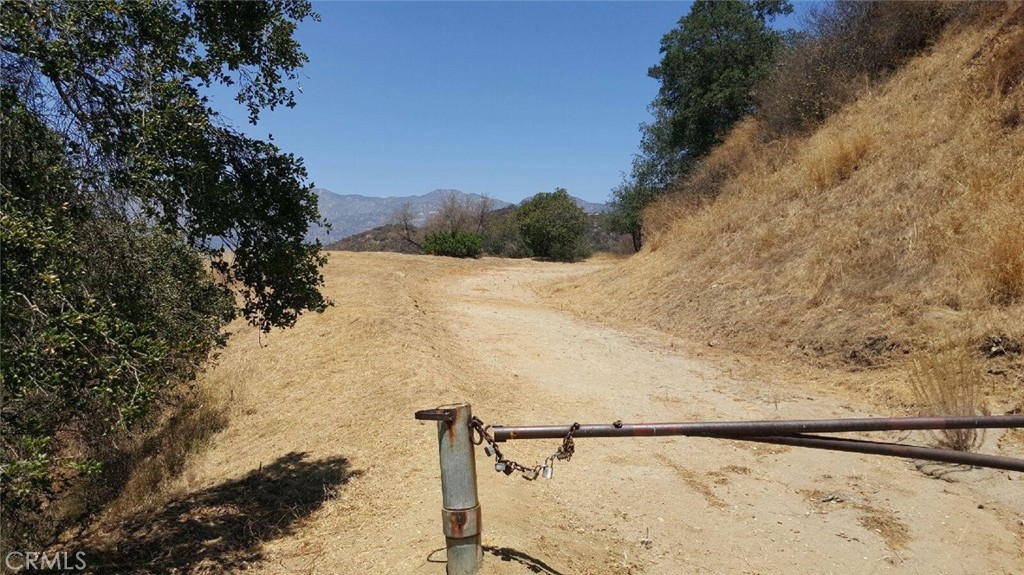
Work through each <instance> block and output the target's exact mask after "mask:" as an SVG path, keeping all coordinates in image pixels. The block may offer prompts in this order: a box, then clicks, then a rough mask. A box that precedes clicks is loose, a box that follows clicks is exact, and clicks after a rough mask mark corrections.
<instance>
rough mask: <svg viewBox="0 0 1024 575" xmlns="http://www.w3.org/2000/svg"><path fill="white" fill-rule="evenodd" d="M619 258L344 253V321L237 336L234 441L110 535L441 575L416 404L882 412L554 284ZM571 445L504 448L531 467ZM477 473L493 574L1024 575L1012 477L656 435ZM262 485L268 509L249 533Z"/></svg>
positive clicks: (232, 369) (670, 411) (148, 546)
mask: <svg viewBox="0 0 1024 575" xmlns="http://www.w3.org/2000/svg"><path fill="white" fill-rule="evenodd" d="M609 265H615V263H614V261H610V260H606V261H598V262H591V263H586V264H576V265H562V264H549V263H538V262H530V261H525V262H523V261H502V260H482V261H475V262H459V261H453V260H447V259H444V258H429V257H414V256H399V255H394V254H343V253H336V254H334V255H332V258H331V263H330V265H329V266H328V269H327V274H326V275H327V281H328V290H327V291H328V294H329V295H330V296H331V297H332V298H333V299H334V300H335V302H336V304H337V305H336V307H334V308H331V310H329V311H328V312H327V313H325V314H323V315H321V316H311V317H308V318H304V319H303V320H302V321H301V322H300V324H299V325H298V326H297V327H296V328H295V329H294V330H291V331H288V332H284V333H279V334H272V335H271V337H270V338H268V339H263V340H259V339H258V338H256V337H255V335H254V334H252V333H251V332H245V331H244V330H243V332H242V333H241V334H238V335H236V336H235V340H234V341H233V342H232V344H231V346H229V348H228V349H227V350H226V351H225V353H224V355H223V357H222V358H221V360H220V365H219V367H218V368H217V369H215V370H213V371H212V372H211V373H210V374H209V375H208V377H207V381H206V384H207V385H217V386H220V387H221V388H222V389H226V390H229V392H230V396H231V402H230V408H229V409H230V422H229V425H228V427H227V429H226V430H225V431H223V432H222V433H221V434H219V435H218V436H217V437H216V438H214V440H213V441H212V443H211V444H210V445H209V446H208V447H207V448H206V450H205V451H203V452H202V453H201V454H199V455H198V456H196V457H195V458H194V459H193V461H192V462H191V463H190V464H189V466H188V467H187V468H186V470H185V472H184V473H183V474H182V477H181V478H180V479H179V480H177V481H176V482H174V483H173V484H172V485H169V486H167V487H166V489H165V491H166V495H165V496H163V497H161V498H157V499H155V500H154V501H153V502H151V503H150V504H149V507H147V508H146V509H144V510H138V511H137V512H136V514H135V519H133V520H132V521H131V522H129V523H128V524H127V527H126V526H124V525H122V526H120V527H118V528H113V527H110V525H109V523H110V522H108V525H107V526H106V529H107V530H106V531H105V532H106V533H108V534H109V533H117V534H118V535H117V537H108V538H107V539H106V540H107V541H108V544H107V545H108V547H107V548H106V552H107V553H108V555H111V554H113V553H115V552H114V551H111V548H110V543H109V541H111V540H113V539H117V541H118V542H119V545H120V547H118V548H117V549H118V550H117V551H116V553H120V554H122V555H128V556H133V557H140V558H141V557H144V556H145V554H146V553H157V552H159V553H160V554H161V556H162V557H163V559H162V561H164V563H163V565H165V566H167V565H169V566H171V567H173V568H174V569H176V570H178V571H180V572H195V573H198V572H217V571H221V570H236V571H237V570H252V571H256V572H259V573H418V574H441V573H444V564H443V562H441V561H443V558H444V552H443V550H441V549H440V548H441V547H442V546H443V544H444V540H443V536H442V535H441V526H440V517H439V508H440V490H439V480H438V469H437V460H436V457H437V453H436V445H435V436H434V432H433V429H432V425H431V424H427V423H422V422H416V421H414V420H413V419H412V412H413V411H414V410H416V409H422V408H427V407H433V406H436V405H440V404H444V403H450V402H454V401H468V402H471V403H472V404H473V406H474V412H475V413H476V414H477V415H478V416H480V417H481V418H483V419H484V420H485V421H486V422H487V423H491V424H507V425H511V424H527V423H571V422H573V421H580V422H582V423H598V422H612V421H615V420H618V419H621V420H623V421H627V422H640V421H647V422H652V421H682V420H691V419H693V420H716V419H774V418H780V419H781V418H817V417H856V416H869V415H888V414H887V413H880V412H879V411H878V408H877V407H874V406H869V405H866V404H862V403H860V402H858V400H857V398H855V397H849V396H848V395H838V393H840V392H837V391H822V389H821V386H818V387H814V386H810V385H807V384H801V383H798V382H790V381H785V378H782V380H780V378H779V377H778V376H777V374H778V373H779V370H778V369H770V370H765V373H772V374H776V375H773V376H771V377H767V376H759V375H758V374H759V373H760V370H759V368H758V365H757V363H756V362H754V361H753V360H749V359H745V358H739V357H733V356H730V355H727V354H724V353H722V352H719V351H718V350H717V349H713V348H709V347H708V346H707V345H706V343H700V344H697V343H694V342H687V341H681V340H677V339H673V338H670V337H667V336H664V335H662V334H659V333H657V332H652V331H638V330H631V329H626V328H623V327H621V326H618V327H617V326H611V325H607V324H604V323H601V322H596V321H594V320H592V319H581V318H578V317H575V316H572V315H571V314H569V313H567V312H564V311H561V308H560V306H558V305H557V301H556V300H553V299H552V298H551V296H550V295H540V294H549V293H550V292H549V291H548V290H544V289H540V290H538V288H539V287H541V286H544V285H546V284H548V283H550V282H551V281H554V280H556V279H559V278H564V277H566V276H568V275H579V274H585V273H587V272H588V271H592V270H594V269H597V268H598V267H601V266H609ZM824 387H825V389H826V390H827V389H832V388H831V387H830V386H824ZM892 438H895V437H892ZM912 439H913V440H923V439H924V438H920V437H915V438H912ZM999 439H1000V437H999V434H998V433H990V434H989V437H988V440H987V442H986V446H985V450H987V451H989V452H998V450H999V449H1000V445H1001V442H1000V441H999ZM558 443H559V442H558V441H527V442H523V441H521V442H512V443H509V444H507V447H506V448H505V449H506V451H507V455H509V456H510V457H512V458H513V459H517V460H522V461H524V462H531V463H532V462H535V461H539V460H542V459H543V458H544V457H545V456H547V455H548V454H550V453H551V452H552V451H553V450H554V449H555V448H556V447H557V445H558ZM1007 448H1008V449H1018V450H1019V447H1012V446H1010V447H1007ZM1018 454H1019V453H1018ZM478 473H479V477H480V481H479V483H480V494H481V504H482V508H483V516H484V523H483V525H484V543H485V545H486V546H487V549H488V552H487V554H486V559H485V567H484V571H483V572H484V573H494V574H500V575H505V574H518V573H561V574H570V573H591V574H604V573H620V574H626V573H632V574H640V573H643V574H652V575H653V574H676V573H694V574H696V573H709V574H710V573H748V574H753V573H759V574H775V573H823V574H824V573H922V574H924V573H928V574H931V573H968V574H975V573H1001V574H1011V573H1013V574H1020V573H1024V523H1022V521H1024V476H1021V475H1020V474H1014V473H1010V472H1001V471H993V470H962V469H953V468H948V467H937V466H929V467H924V468H919V467H918V466H916V465H915V464H914V463H913V462H909V461H904V460H897V459H889V458H882V457H877V456H867V455H864V456H861V455H852V454H838V453H829V452H820V451H811V450H799V449H789V448H784V447H768V446H758V445H755V444H745V443H740V442H729V441H723V440H707V439H704V440H702V439H689V438H658V439H604V440H598V439H591V440H586V439H583V440H578V441H577V452H576V455H575V456H574V457H573V459H572V461H571V462H568V463H562V464H559V465H558V466H557V467H556V469H555V477H554V479H553V480H551V481H534V482H527V481H524V480H522V479H520V478H518V477H516V476H512V477H506V476H504V475H502V474H499V473H495V472H494V471H493V470H492V468H491V464H490V462H488V461H487V460H486V459H485V458H484V456H483V454H482V453H478ZM229 485H230V486H237V485H242V486H244V487H245V488H244V489H237V490H226V488H225V486H229ZM253 493H257V494H259V495H260V497H264V496H265V500H264V501H263V503H262V504H261V505H260V506H259V507H257V508H254V509H257V510H264V511H251V512H250V515H249V516H247V517H238V518H235V519H231V518H232V517H234V515H232V513H234V514H236V515H244V512H245V511H246V509H249V508H247V507H246V505H247V503H246V502H248V501H250V500H251V499H252V497H253V495H252V494H253ZM297 494H298V495H297ZM268 502H270V503H269V504H268ZM267 508H270V509H271V511H270V512H266V511H265V510H266V509H267ZM168 509H176V510H177V512H175V513H168V511H167V510H168ZM253 513H255V514H256V516H255V517H253V516H252V514H253ZM225 517H227V519H225ZM161 518H164V519H165V523H164V524H161V523H160V520H161ZM211 518H212V519H211ZM110 521H111V522H113V521H114V519H111V520H110ZM143 524H145V525H147V526H148V527H146V528H145V529H143V528H142V527H140V526H141V525H143ZM182 525H185V526H191V525H201V526H203V528H202V530H198V531H197V530H196V529H191V528H189V529H185V528H182V527H181V526H182ZM211 525H212V526H211ZM197 529H198V528H197ZM168 533H169V534H168ZM101 539H102V538H101ZM100 547H101V548H102V545H101V546H100ZM168 549H170V551H168ZM157 550H159V551H157ZM176 554H177V555H176ZM154 565H159V563H154ZM138 572H166V569H165V570H161V569H158V568H154V569H153V570H152V571H146V570H145V569H139V570H138Z"/></svg>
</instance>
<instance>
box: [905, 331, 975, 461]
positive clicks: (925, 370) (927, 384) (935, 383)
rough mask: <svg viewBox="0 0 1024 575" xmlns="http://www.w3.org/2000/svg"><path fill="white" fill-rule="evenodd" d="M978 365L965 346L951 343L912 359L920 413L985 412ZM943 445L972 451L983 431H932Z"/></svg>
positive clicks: (948, 414) (912, 384) (914, 389)
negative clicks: (951, 345) (931, 353)
mask: <svg viewBox="0 0 1024 575" xmlns="http://www.w3.org/2000/svg"><path fill="white" fill-rule="evenodd" d="M981 371H982V370H981V365H980V363H979V362H978V360H977V359H976V358H975V357H974V355H973V354H971V352H970V351H968V350H967V349H966V348H965V347H964V346H953V347H949V348H947V349H944V350H941V351H938V352H936V353H934V354H933V355H928V356H924V357H921V358H918V359H917V360H915V361H914V364H913V367H912V370H911V374H910V384H911V390H912V391H913V394H914V399H915V401H916V402H917V404H918V407H919V409H920V410H921V415H923V416H970V415H982V414H984V413H985V412H986V410H985V406H984V399H983V397H982V393H981V377H982V374H981ZM933 437H934V439H935V441H936V442H937V443H938V444H939V445H941V446H942V447H947V448H950V449H956V450H959V451H973V450H974V449H976V448H977V447H978V446H979V445H981V442H982V440H983V439H984V435H983V433H981V432H979V431H978V430H976V429H943V430H940V431H936V432H934V433H933Z"/></svg>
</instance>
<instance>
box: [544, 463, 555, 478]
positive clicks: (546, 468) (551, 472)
mask: <svg viewBox="0 0 1024 575" xmlns="http://www.w3.org/2000/svg"><path fill="white" fill-rule="evenodd" d="M554 474H555V468H554V467H551V466H550V465H545V466H544V470H543V471H541V477H543V478H544V479H551V476H552V475H554Z"/></svg>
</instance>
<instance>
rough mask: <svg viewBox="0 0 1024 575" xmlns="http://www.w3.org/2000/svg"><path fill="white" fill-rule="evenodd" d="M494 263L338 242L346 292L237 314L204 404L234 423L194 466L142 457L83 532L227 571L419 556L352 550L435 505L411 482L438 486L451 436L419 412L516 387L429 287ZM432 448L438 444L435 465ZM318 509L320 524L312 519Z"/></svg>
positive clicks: (362, 568) (367, 566)
mask: <svg viewBox="0 0 1024 575" xmlns="http://www.w3.org/2000/svg"><path fill="white" fill-rule="evenodd" d="M371 263H372V264H373V265H375V266H377V267H368V266H369V265H370V264H371ZM391 263H393V264H394V265H393V266H392V265H390V264H391ZM489 265H491V264H490V263H489V262H488V261H487V260H482V261H471V262H465V261H461V260H454V259H451V258H426V257H412V256H403V255H400V254H375V255H374V258H373V259H372V260H367V258H363V257H361V256H359V255H358V254H349V253H342V252H335V253H332V254H331V258H330V262H329V264H328V266H327V268H326V269H325V272H324V274H325V276H326V277H327V278H328V285H327V288H326V293H325V295H327V296H328V297H330V298H331V299H333V300H334V302H335V303H336V305H335V306H334V307H331V308H329V309H328V310H327V312H325V313H324V314H311V315H309V316H306V317H303V318H302V320H301V321H300V322H299V323H298V324H297V325H296V326H295V327H294V328H292V329H289V330H283V331H275V332H272V333H271V334H269V335H264V336H260V335H259V334H258V333H257V331H256V330H255V329H254V328H251V327H249V326H247V325H245V324H244V323H243V322H237V323H236V324H234V325H233V328H234V330H235V333H234V335H233V337H232V340H231V343H230V347H229V350H228V351H226V352H225V353H224V354H222V356H221V357H220V359H219V360H218V362H217V364H216V365H215V366H214V367H212V368H211V369H210V370H209V371H208V372H207V373H206V374H205V375H204V376H203V377H202V378H201V379H200V381H199V382H198V384H199V386H200V388H201V389H203V390H205V392H204V393H206V394H208V395H214V396H215V398H216V401H213V402H211V403H210V409H206V410H201V411H199V412H196V413H195V415H196V417H198V418H199V419H195V418H191V419H189V422H191V423H193V424H195V426H201V424H202V423H203V421H204V420H203V417H204V415H209V414H210V412H211V410H213V409H214V408H216V410H217V411H219V412H222V413H225V414H226V415H227V417H228V420H229V421H230V424H229V425H228V426H227V427H226V428H224V429H223V430H222V431H221V432H220V433H218V434H217V435H216V436H215V437H214V438H213V440H212V442H211V443H210V445H209V447H208V448H207V449H205V450H203V453H202V456H201V457H191V458H189V463H187V464H186V465H184V466H180V465H176V466H175V469H176V471H178V472H179V473H176V474H171V473H165V470H166V468H168V466H167V465H163V464H159V462H156V461H154V462H153V463H152V464H151V465H150V464H144V465H142V466H140V468H139V470H138V471H137V473H136V475H135V477H133V479H132V481H131V482H130V484H129V485H130V487H129V489H128V491H126V492H125V494H124V497H122V498H121V500H119V501H118V502H117V503H116V504H115V505H113V506H111V507H109V508H108V509H107V510H106V511H105V513H104V517H103V518H101V520H100V521H98V522H96V524H94V525H93V526H91V528H90V530H89V532H88V533H85V534H81V535H80V536H79V542H80V546H82V547H84V548H85V549H88V550H89V552H90V553H91V556H93V557H96V564H102V563H103V562H104V561H107V560H111V561H118V562H126V561H128V562H130V561H132V560H133V559H136V558H138V559H139V560H146V561H151V560H153V558H154V557H158V558H160V559H159V561H161V562H162V563H160V564H159V565H158V570H160V572H170V571H175V572H186V573H220V572H225V571H226V570H230V569H243V568H245V567H246V566H247V565H250V564H252V563H254V562H257V561H261V560H265V559H267V558H275V561H276V562H279V563H280V562H283V563H282V564H283V565H284V567H282V569H284V570H285V571H287V572H299V573H306V572H313V571H315V569H313V568H312V567H311V566H312V565H330V566H331V567H330V569H332V570H333V569H339V570H340V571H334V572H394V573H398V572H408V571H410V570H411V565H410V564H407V563H403V562H405V561H408V560H409V559H408V553H409V550H408V548H404V547H401V546H398V547H395V548H394V549H393V550H392V551H393V554H390V555H389V554H388V553H387V552H382V553H380V554H379V555H378V556H376V557H373V558H367V557H356V556H352V555H351V553H349V554H348V555H346V549H352V548H357V549H364V550H365V549H374V548H379V547H380V541H378V540H377V538H379V535H380V533H381V530H380V529H379V525H378V524H379V523H380V522H382V521H386V522H394V523H395V524H397V525H406V524H409V520H408V519H407V517H408V516H409V514H422V513H426V512H428V511H429V512H431V517H433V513H436V509H435V506H431V507H429V508H428V507H427V506H424V505H419V504H418V502H419V500H420V499H421V498H423V497H424V494H423V493H422V492H421V490H419V489H417V490H414V491H410V490H407V489H404V488H403V485H407V484H409V483H406V482H405V480H406V479H409V478H415V481H413V482H412V483H411V484H414V485H417V486H428V487H429V488H430V489H432V488H434V486H435V485H436V478H435V477H434V474H436V468H435V467H434V466H435V465H436V449H437V447H436V438H433V437H432V435H433V434H432V433H430V432H429V431H428V430H427V428H426V427H425V426H424V424H422V423H421V422H416V421H414V420H413V418H412V414H413V412H414V411H416V410H418V409H423V408H427V407H433V406H436V405H438V404H443V403H450V402H453V401H456V400H467V399H468V400H471V401H472V400H482V399H483V398H482V396H481V393H484V394H486V396H487V398H488V399H489V400H491V401H496V402H500V401H502V398H503V397H504V395H503V394H504V393H508V392H506V391H505V390H502V389H494V390H484V391H483V392H481V386H479V385H478V384H477V382H475V381H474V380H473V379H472V377H473V376H472V374H471V373H468V372H467V371H466V370H465V369H464V367H463V366H462V365H460V364H459V357H460V355H459V353H458V352H457V351H456V350H455V349H454V348H453V346H454V344H453V343H452V341H453V338H452V336H451V334H450V333H448V332H447V331H446V328H445V327H444V325H443V322H441V321H439V319H440V318H441V313H442V310H441V309H440V308H439V307H438V302H437V298H436V297H427V296H426V295H425V294H428V293H431V294H432V293H433V292H432V291H431V290H435V289H437V288H436V287H435V286H436V285H437V284H438V283H439V282H440V283H443V282H448V281H450V280H451V278H452V277H457V276H458V275H459V274H462V273H467V272H469V271H470V270H480V269H486V268H487V267H488V266H489ZM393 268H400V269H401V270H403V271H394V270H393ZM439 271H440V273H443V276H439V275H438V273H439ZM205 421H207V422H209V420H205ZM176 429H177V431H178V432H180V434H179V435H178V436H177V439H178V440H179V441H178V442H177V443H175V441H174V438H170V439H169V440H168V441H167V442H165V443H162V444H161V445H162V447H161V450H162V451H164V452H166V453H167V454H168V455H170V454H173V453H178V452H180V451H182V449H185V450H186V451H187V450H188V449H189V448H187V447H186V446H187V445H190V444H192V442H191V440H190V439H189V434H188V433H186V432H188V431H189V429H190V427H188V426H186V427H178V428H176ZM204 438H205V436H204ZM204 441H205V439H204ZM423 453H426V454H428V455H429V454H431V453H432V454H433V455H432V457H426V460H427V461H430V462H431V464H432V465H431V466H424V465H423V463H422V462H423V459H424V457H422V454H423ZM411 454H415V457H411ZM410 461H412V462H414V463H413V464H411V465H410V463H409V462H410ZM428 495H429V497H431V498H432V496H433V494H432V493H430V494H428ZM366 501H373V502H375V503H374V505H371V506H367V505H366V504H365V502H366ZM413 502H416V504H415V505H414V504H413ZM431 502H433V500H432V499H431ZM254 504H259V505H260V507H252V505H254ZM247 515H250V517H248V518H247ZM417 521H419V518H417ZM310 523H315V524H316V525H317V526H318V527H317V528H316V529H313V530H308V531H303V530H301V529H300V528H301V527H302V526H305V525H308V524H310ZM341 532H344V533H345V534H346V537H349V538H350V540H351V541H353V542H354V543H353V546H345V547H343V548H339V547H338V546H336V545H334V544H332V542H331V541H330V540H329V539H325V538H324V537H323V535H322V534H323V533H341ZM296 533H297V534H296ZM214 534H223V537H219V535H218V537H214ZM292 534H296V535H295V536H293V537H292V536H290V535H292ZM434 535H435V534H434V533H430V534H426V533H425V534H423V536H422V537H423V542H422V545H420V547H422V548H426V549H429V548H430V547H429V545H430V544H431V543H432V542H433V541H432V539H435V538H436V537H432V536H434ZM214 540H215V545H214V543H211V541H214ZM129 541H130V542H131V545H132V546H129V545H128V544H127V542H129ZM210 545H214V547H215V548H209V546H210ZM324 554H327V555H329V557H328V558H327V559H326V563H323V561H325V559H324ZM416 559H417V561H422V557H416ZM275 564H277V563H275Z"/></svg>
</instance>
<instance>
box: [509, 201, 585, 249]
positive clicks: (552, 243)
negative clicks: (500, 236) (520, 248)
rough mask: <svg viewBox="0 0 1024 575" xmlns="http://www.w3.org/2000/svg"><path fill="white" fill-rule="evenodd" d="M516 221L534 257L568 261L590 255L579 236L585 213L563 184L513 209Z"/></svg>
mask: <svg viewBox="0 0 1024 575" xmlns="http://www.w3.org/2000/svg"><path fill="white" fill-rule="evenodd" d="M516 223H517V224H518V226H519V232H520V233H521V234H522V235H523V240H525V241H526V245H527V246H528V247H529V248H530V250H531V251H532V252H533V254H534V255H535V256H537V257H540V258H551V259H553V260H557V261H567V262H572V261H578V260H581V259H585V258H587V257H589V256H590V248H589V246H587V244H586V241H585V240H584V237H583V236H584V234H585V233H586V231H587V214H586V213H584V212H583V209H582V208H580V207H579V206H577V205H576V202H574V201H573V200H572V198H571V197H569V192H567V191H565V189H564V188H557V189H556V190H555V191H554V192H552V193H541V194H537V195H536V196H533V197H532V198H530V199H528V200H526V201H524V202H523V203H522V205H520V206H519V209H518V210H517V211H516Z"/></svg>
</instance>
